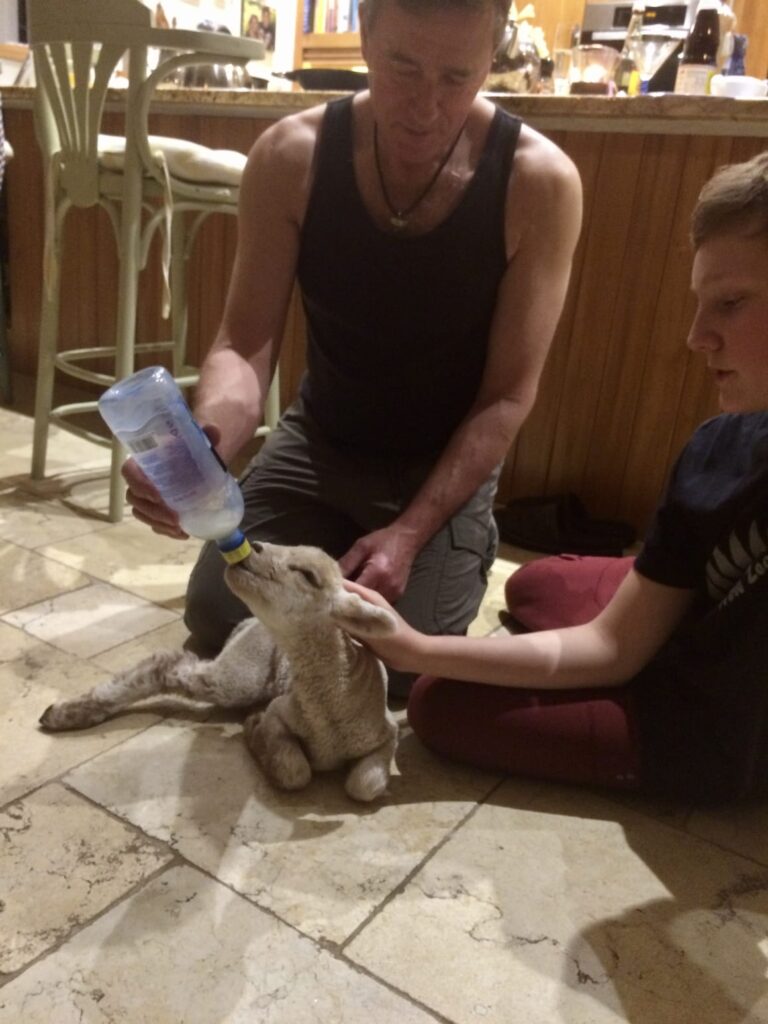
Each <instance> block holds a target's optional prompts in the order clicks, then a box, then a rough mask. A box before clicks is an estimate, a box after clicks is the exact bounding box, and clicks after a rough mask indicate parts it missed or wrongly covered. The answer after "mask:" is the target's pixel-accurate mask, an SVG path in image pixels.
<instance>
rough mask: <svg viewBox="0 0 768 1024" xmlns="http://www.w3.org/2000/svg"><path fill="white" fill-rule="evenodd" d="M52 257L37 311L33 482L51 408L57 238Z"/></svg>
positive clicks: (40, 471) (41, 463)
mask: <svg viewBox="0 0 768 1024" xmlns="http://www.w3.org/2000/svg"><path fill="white" fill-rule="evenodd" d="M52 248H53V253H54V258H53V259H52V260H51V262H50V265H49V267H48V280H47V281H45V280H44V281H43V300H42V307H41V310H40V342H39V345H38V355H37V386H36V389H35V425H34V430H33V433H32V474H31V475H32V479H33V480H42V479H43V477H44V476H45V459H46V455H47V452H48V431H49V429H50V419H49V417H50V414H51V407H52V405H53V383H54V375H55V372H56V366H55V363H54V360H55V358H56V346H57V339H58V333H59V291H60V287H59V286H60V283H61V270H60V267H61V252H60V246H59V239H58V238H54V241H53V246H52Z"/></svg>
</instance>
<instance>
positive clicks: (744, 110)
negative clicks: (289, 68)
mask: <svg viewBox="0 0 768 1024" xmlns="http://www.w3.org/2000/svg"><path fill="white" fill-rule="evenodd" d="M0 91H1V92H2V96H3V106H4V107H5V108H6V109H14V108H19V107H21V108H25V107H26V108H28V107H30V106H31V103H32V94H33V92H34V90H33V89H32V88H30V87H27V86H6V87H4V88H2V89H1V90H0ZM339 95H343V94H342V93H328V92H304V91H301V90H296V91H290V92H289V91H286V92H277V91H274V92H273V91H271V90H267V89H182V88H177V87H174V86H164V87H162V88H161V89H159V90H158V99H157V102H156V103H155V104H154V105H153V107H152V109H153V111H155V112H157V113H169V114H171V113H175V114H185V115H187V114H198V115H200V116H204V115H210V114H212V113H215V114H216V115H217V116H225V117H226V116H229V117H259V118H268V119H275V118H280V117H285V116H286V115H288V114H292V113H295V112H296V111H299V110H305V109H307V108H308V107H311V106H315V105H316V104H318V103H324V102H325V101H326V100H328V99H332V98H334V97H335V96H339ZM486 95H487V96H488V98H489V99H492V100H493V101H494V103H497V104H498V105H499V106H501V107H503V108H504V109H505V110H508V111H510V113H514V114H517V115H519V116H520V117H522V118H523V120H525V121H526V122H528V123H529V124H531V125H532V126H534V127H537V128H541V129H542V130H544V129H548V130H551V131H558V130H563V131H599V132H645V133H649V134H655V135H668V134H674V135H732V134H734V133H737V134H739V135H744V136H758V137H766V135H768V99H752V100H737V99H730V98H727V97H716V96H677V95H674V94H671V93H665V94H662V93H660V94H657V95H651V96H632V97H629V96H610V97H609V96H528V95H511V94H508V93H486ZM122 101H123V90H121V89H111V90H110V91H109V94H108V105H109V107H113V108H117V109H119V108H120V107H121V106H122ZM109 107H108V108H109Z"/></svg>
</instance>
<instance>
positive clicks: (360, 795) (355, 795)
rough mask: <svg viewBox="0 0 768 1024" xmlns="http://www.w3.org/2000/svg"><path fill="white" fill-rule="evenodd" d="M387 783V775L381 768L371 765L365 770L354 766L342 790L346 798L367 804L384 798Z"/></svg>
mask: <svg viewBox="0 0 768 1024" xmlns="http://www.w3.org/2000/svg"><path fill="white" fill-rule="evenodd" d="M358 768H359V770H358ZM388 783H389V773H388V772H387V771H385V770H384V769H383V768H380V767H378V766H371V765H367V766H366V767H365V768H360V766H356V767H355V768H353V769H352V771H351V772H350V773H349V775H348V776H347V781H346V782H345V784H344V789H345V790H346V791H347V796H351V797H352V799H353V800H359V801H360V802H361V803H366V804H367V803H371V801H373V800H378V799H379V797H382V796H384V794H385V793H386V791H387V785H388Z"/></svg>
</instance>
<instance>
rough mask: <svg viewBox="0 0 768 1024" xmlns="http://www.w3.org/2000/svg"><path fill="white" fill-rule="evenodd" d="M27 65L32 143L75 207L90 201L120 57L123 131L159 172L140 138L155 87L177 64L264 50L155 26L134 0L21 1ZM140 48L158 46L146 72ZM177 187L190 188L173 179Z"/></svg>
mask: <svg viewBox="0 0 768 1024" xmlns="http://www.w3.org/2000/svg"><path fill="white" fill-rule="evenodd" d="M27 12H28V31H29V41H30V45H31V47H32V52H33V55H34V63H35V74H36V81H37V88H36V90H35V100H36V102H35V123H36V128H37V134H38V142H39V144H40V146H41V149H42V150H43V153H44V155H45V157H46V158H47V159H48V161H49V162H51V161H54V162H55V164H56V166H55V171H56V174H57V180H58V183H59V185H60V186H61V187H63V188H64V189H65V191H66V193H67V195H68V197H69V199H70V200H71V202H72V203H74V204H75V205H76V206H91V205H93V204H94V203H96V202H97V201H98V179H99V164H98V159H97V154H98V137H99V131H100V126H101V119H102V114H103V110H104V103H105V99H106V95H107V88H108V87H109V83H110V80H111V78H112V75H113V73H114V71H115V69H116V68H117V65H118V64H119V62H120V60H121V59H122V58H123V56H124V55H125V54H126V53H127V55H128V77H129V84H128V89H127V101H126V103H127V107H126V129H125V131H126V137H127V139H128V145H129V147H135V150H136V151H138V156H137V160H140V162H141V164H142V165H143V169H144V173H146V174H149V175H151V176H153V177H155V178H156V179H157V180H158V181H159V182H160V183H161V184H162V183H163V174H162V173H161V171H160V170H159V168H158V165H157V161H156V160H154V159H153V157H152V153H151V149H150V146H149V142H148V132H149V127H148V116H149V105H150V101H151V99H152V96H153V94H154V91H155V89H156V87H157V86H158V85H159V84H160V82H161V81H162V80H163V78H165V77H166V76H167V75H169V74H171V73H172V72H173V71H175V70H178V69H179V68H180V67H183V66H185V65H190V64H203V63H236V64H240V65H243V64H245V63H247V62H248V61H249V60H255V59H261V58H263V56H264V44H263V42H261V41H259V40H255V39H245V38H240V37H239V36H229V35H224V34H220V33H216V32H199V31H186V30H177V29H155V28H152V27H151V14H150V11H149V8H148V7H145V6H144V4H143V3H142V2H141V0H66V2H63V0H27ZM148 47H157V48H158V49H159V50H160V51H161V57H160V61H159V63H158V66H157V67H156V68H155V70H154V72H152V73H151V74H150V70H149V67H148V65H147V49H148ZM180 189H181V191H182V192H189V193H190V194H195V192H196V191H198V190H197V189H195V188H194V187H191V186H189V185H185V184H184V183H180Z"/></svg>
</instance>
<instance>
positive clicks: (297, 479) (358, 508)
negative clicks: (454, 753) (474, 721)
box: [184, 401, 498, 695]
mask: <svg viewBox="0 0 768 1024" xmlns="http://www.w3.org/2000/svg"><path fill="white" fill-rule="evenodd" d="M433 464H434V459H432V458H429V459H426V458H423V457H419V458H413V459H407V458H406V459H403V458H393V457H386V458H376V457H373V458H371V457H367V456H362V455H352V454H348V453H346V454H345V453H343V452H339V451H338V450H337V449H336V448H334V447H333V446H332V445H331V444H329V443H328V441H327V440H325V438H324V437H323V436H322V435H321V434H320V432H319V431H318V429H317V427H316V426H315V425H314V423H313V422H312V421H311V419H310V418H309V417H308V415H307V414H306V412H305V410H304V409H303V406H302V403H301V402H300V401H299V402H296V403H295V404H294V405H292V406H291V407H290V408H289V409H288V410H287V411H286V413H285V414H284V415H283V417H282V419H281V421H280V425H279V427H278V428H277V430H276V431H274V432H273V433H272V434H270V435H269V436H268V438H267V440H266V441H265V443H264V445H263V447H262V448H261V450H260V451H259V453H258V455H257V456H256V457H255V458H254V459H253V460H252V461H251V463H250V465H249V466H248V468H247V469H246V471H245V473H244V474H243V477H242V479H241V481H240V484H241V488H242V491H243V497H244V499H245V516H244V519H243V530H244V532H245V533H246V534H247V536H248V537H249V538H250V539H251V540H262V541H271V542H273V543H276V544H312V545H315V546H316V547H320V548H322V549H323V550H324V551H327V552H328V554H330V555H332V556H333V557H334V558H340V557H341V556H342V555H343V554H345V553H346V552H347V551H348V550H349V548H350V547H351V546H352V544H353V543H354V542H355V541H356V540H357V539H358V538H359V537H362V536H364V535H365V534H367V533H370V532H371V531H373V530H378V529H381V528H382V527H384V526H387V525H388V524H389V523H391V522H392V520H393V519H394V518H395V517H396V516H397V515H398V514H399V513H400V512H401V510H402V509H403V508H404V507H405V506H406V505H408V504H409V502H410V501H411V499H412V498H413V496H414V494H415V493H416V492H417V491H418V489H419V488H420V487H421V485H422V483H423V482H424V480H425V478H426V477H427V475H428V474H429V472H430V470H431V468H432V466H433ZM497 480H498V471H496V472H495V473H494V474H493V475H492V477H491V478H490V479H489V480H487V481H486V482H485V483H484V484H483V486H482V487H481V488H480V489H479V491H478V492H477V493H476V494H475V495H474V496H473V497H472V498H471V499H470V500H469V501H468V502H467V503H466V504H465V505H464V506H463V507H462V508H460V509H459V511H458V512H457V513H456V514H455V515H454V516H453V518H452V519H450V520H449V521H448V522H447V523H446V524H445V526H443V527H442V529H440V530H439V531H438V532H437V533H436V534H435V535H434V536H433V537H432V538H431V539H430V541H429V542H428V543H427V544H426V545H425V546H424V547H423V548H422V550H421V551H420V552H419V554H418V555H417V557H416V559H415V561H414V563H413V567H412V569H411V574H410V577H409V580H408V587H407V589H406V592H405V593H404V594H403V596H402V597H401V598H400V600H399V601H398V603H397V610H398V611H399V612H400V614H401V615H402V616H403V618H404V619H405V620H406V621H407V622H409V623H410V624H411V625H412V626H414V627H415V628H417V629H419V630H421V631H422V632H425V633H429V634H438V633H443V634H461V633H465V632H466V629H467V626H468V625H469V623H470V622H471V621H472V619H473V618H474V617H475V615H476V614H477V609H478V607H479V605H480V602H481V600H482V598H483V594H484V593H485V588H486V582H487V573H488V570H489V569H490V566H491V565H492V563H493V559H494V557H495V554H496V543H497V539H498V538H497V533H496V527H495V524H494V521H493V517H492V515H491V510H492V505H493V496H494V494H495V491H496V483H497ZM224 568H225V563H224V560H223V559H222V557H221V555H220V554H219V552H218V550H217V548H216V545H215V544H212V543H209V544H206V545H205V547H204V548H203V550H202V551H201V553H200V557H199V559H198V561H197V564H196V565H195V567H194V569H193V571H192V575H191V578H190V581H189V587H188V590H187V603H186V612H185V616H184V621H185V622H186V625H187V627H188V629H189V631H190V633H191V634H192V640H193V646H194V647H195V649H196V650H198V651H199V652H201V653H204V654H207V655H213V654H215V653H217V652H218V651H219V650H220V649H221V647H222V646H223V645H224V643H225V641H226V639H227V637H228V636H229V634H230V632H231V631H232V629H233V628H234V626H235V625H237V623H238V622H240V621H241V620H242V619H243V618H245V617H246V616H247V615H248V614H249V612H248V610H247V608H246V607H245V605H244V604H242V602H241V601H240V600H239V598H237V597H235V595H234V594H233V593H232V592H231V591H230V590H229V588H228V587H227V586H226V584H225V583H224V576H223V572H224ZM412 680H413V677H412V676H409V675H404V674H401V673H395V672H390V692H391V693H394V694H396V695H404V694H406V693H407V692H408V689H409V688H410V683H411V682H412Z"/></svg>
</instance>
